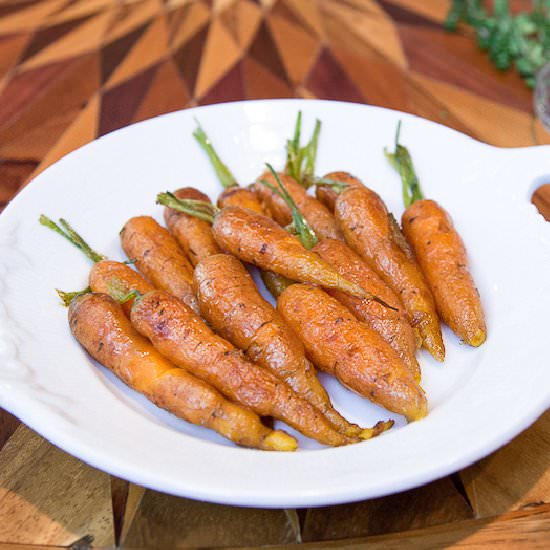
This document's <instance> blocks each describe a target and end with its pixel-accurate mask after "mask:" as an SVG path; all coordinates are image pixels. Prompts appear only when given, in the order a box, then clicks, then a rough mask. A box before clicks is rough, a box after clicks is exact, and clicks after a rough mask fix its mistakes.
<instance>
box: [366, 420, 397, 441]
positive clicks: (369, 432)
mask: <svg viewBox="0 0 550 550" xmlns="http://www.w3.org/2000/svg"><path fill="white" fill-rule="evenodd" d="M393 424H394V422H393V420H380V422H377V423H376V424H375V425H374V426H373V427H372V428H364V429H363V430H362V431H361V433H360V434H359V437H360V438H361V439H363V440H366V439H371V438H373V437H376V436H377V435H380V434H381V433H382V432H385V431H387V430H389V429H390V428H391V427H392V426H393Z"/></svg>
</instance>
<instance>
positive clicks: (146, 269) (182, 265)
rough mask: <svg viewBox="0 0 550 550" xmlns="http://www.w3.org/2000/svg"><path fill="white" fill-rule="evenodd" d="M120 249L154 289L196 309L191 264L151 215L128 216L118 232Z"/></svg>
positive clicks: (165, 230)
mask: <svg viewBox="0 0 550 550" xmlns="http://www.w3.org/2000/svg"><path fill="white" fill-rule="evenodd" d="M120 240H121V243H122V248H123V249H124V252H126V254H127V255H128V257H129V258H131V259H134V260H135V262H136V267H137V268H138V269H139V270H140V271H141V272H142V273H143V274H144V275H145V277H147V278H148V279H149V280H150V281H151V282H152V283H153V285H154V286H155V287H156V288H160V289H163V290H166V291H167V292H170V293H172V294H174V296H177V297H178V298H181V299H182V300H183V301H184V302H185V303H186V304H187V305H189V306H190V307H191V308H192V309H193V310H194V311H196V312H198V311H199V306H198V304H197V298H196V296H195V294H194V293H193V266H192V265H191V264H190V262H189V260H188V259H187V257H186V256H185V254H184V253H183V251H182V250H181V248H180V247H179V245H178V243H177V242H176V240H175V239H174V237H172V235H170V233H169V232H168V230H167V229H165V228H164V227H161V226H160V225H159V224H158V223H157V222H156V221H155V220H154V219H153V218H151V217H150V216H138V217H135V218H130V219H129V220H128V221H127V222H126V224H125V225H124V227H123V228H122V231H121V232H120Z"/></svg>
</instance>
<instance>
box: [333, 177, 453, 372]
mask: <svg viewBox="0 0 550 550" xmlns="http://www.w3.org/2000/svg"><path fill="white" fill-rule="evenodd" d="M335 215H336V218H337V219H338V222H339V223H340V227H341V228H342V231H343V232H344V237H345V239H346V242H347V243H348V245H349V246H350V247H351V248H352V249H353V250H355V252H357V253H358V254H359V255H360V256H361V257H362V258H363V259H364V260H365V261H366V262H367V264H368V265H369V266H370V267H371V268H372V269H374V270H375V271H376V272H377V273H378V274H379V275H380V276H381V277H382V278H383V279H384V281H385V282H386V284H387V285H388V286H389V287H390V288H391V289H392V290H393V291H394V292H395V294H397V295H398V296H399V298H400V299H401V301H402V302H403V304H404V306H405V309H406V310H407V314H408V317H409V321H410V322H411V324H412V326H413V328H415V329H417V330H418V331H419V333H420V337H421V339H422V344H423V345H424V346H425V347H426V349H427V350H428V351H429V352H430V353H431V354H432V355H433V356H434V357H435V358H436V359H437V360H438V361H443V359H444V357H445V346H444V344H443V338H442V336H441V328H440V326H439V319H438V317H437V313H436V309H435V303H434V299H433V296H432V293H431V291H430V289H429V287H428V284H427V282H426V280H425V278H424V276H423V274H422V271H421V270H420V268H419V266H418V264H417V263H416V260H415V259H414V256H413V254H412V253H411V252H410V249H409V248H408V246H407V244H406V241H405V239H404V237H403V235H402V233H401V231H400V230H399V227H398V226H397V223H396V222H395V220H394V219H393V217H392V216H391V214H389V213H388V210H387V209H386V205H385V204H384V202H383V201H382V199H381V198H380V197H379V196H378V194H377V193H375V192H374V191H372V190H370V189H367V188H366V187H364V186H350V187H346V189H344V190H343V191H341V193H340V194H339V196H338V199H337V201H336V206H335Z"/></svg>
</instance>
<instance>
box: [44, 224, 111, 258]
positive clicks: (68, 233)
mask: <svg viewBox="0 0 550 550" xmlns="http://www.w3.org/2000/svg"><path fill="white" fill-rule="evenodd" d="M38 221H39V222H40V223H41V224H42V225H43V226H44V227H48V228H50V229H51V230H52V231H55V232H56V233H59V235H61V236H62V237H64V238H65V239H67V240H68V241H69V242H70V243H71V244H73V245H74V246H76V248H78V249H79V250H81V251H82V252H83V253H84V254H85V255H86V256H87V257H88V258H90V260H92V262H100V261H101V260H105V259H107V256H104V255H103V254H99V253H98V252H95V251H94V250H92V249H91V248H90V245H89V244H88V243H87V242H86V241H85V240H84V239H83V238H82V237H81V236H80V235H79V234H78V233H77V232H76V231H75V230H74V229H73V228H72V227H71V225H70V224H69V222H68V221H67V220H64V219H63V218H60V219H59V225H58V224H57V223H56V222H54V221H53V220H51V219H50V218H48V217H47V216H44V214H41V215H40V218H38ZM60 226H61V227H60Z"/></svg>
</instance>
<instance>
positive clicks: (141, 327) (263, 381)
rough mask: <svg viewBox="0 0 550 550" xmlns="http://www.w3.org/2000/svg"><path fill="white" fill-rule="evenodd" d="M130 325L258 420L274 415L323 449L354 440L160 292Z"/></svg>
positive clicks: (146, 298)
mask: <svg viewBox="0 0 550 550" xmlns="http://www.w3.org/2000/svg"><path fill="white" fill-rule="evenodd" d="M130 317H131V320H132V324H133V325H134V326H135V327H136V328H137V330H138V332H140V333H141V334H142V335H143V336H145V337H147V338H149V340H151V342H152V343H153V345H154V346H155V348H157V350H158V351H160V352H161V353H162V354H163V355H164V356H165V357H166V358H167V359H168V360H170V361H172V362H173V363H174V364H175V365H176V366H178V367H182V368H184V369H187V370H188V371H189V372H191V373H193V374H194V375H196V376H198V377H199V378H201V379H203V380H205V381H206V382H208V383H209V384H211V385H212V386H214V387H215V388H216V389H218V390H219V391H220V392H222V393H223V394H224V395H225V396H226V397H228V398H229V399H231V400H233V401H235V402H236V403H238V404H240V405H243V406H245V407H249V408H250V409H252V410H253V411H254V412H256V413H258V414H260V415H262V416H273V417H274V418H278V419H279V420H282V421H284V422H286V423H287V424H289V425H291V426H292V427H294V428H296V429H297V430H299V431H300V432H302V433H303V434H305V435H307V436H309V437H313V438H315V439H317V440H318V441H320V442H321V443H323V444H326V445H345V444H347V443H353V442H356V441H358V440H357V439H355V438H351V437H348V436H345V435H343V434H341V433H339V432H338V431H336V429H335V428H333V426H332V424H330V423H329V421H328V420H327V419H326V418H325V417H324V416H323V415H322V414H321V412H320V411H319V410H317V409H316V408H315V407H314V406H313V405H311V404H310V403H309V402H307V401H305V400H304V399H302V398H301V397H299V396H298V394H296V392H294V390H292V389H291V388H290V387H289V386H288V384H286V382H283V381H282V380H281V379H280V378H279V377H277V376H275V375H274V374H273V373H272V372H271V371H269V370H267V369H266V368H264V367H261V366H259V365H256V364H255V363H252V362H250V361H248V360H247V359H245V357H244V355H243V352H242V351H240V350H237V349H236V348H235V347H233V346H232V345H231V344H230V343H229V342H227V341H226V340H224V339H223V338H221V337H220V336H217V335H216V334H214V333H213V332H212V330H210V328H208V327H207V326H206V324H205V323H204V322H203V321H202V319H201V318H200V317H199V316H198V315H196V314H195V313H194V312H193V311H192V309H191V308H189V307H188V306H187V305H186V304H184V303H183V302H182V301H181V300H179V299H178V298H176V297H175V296H173V295H171V294H168V293H167V292H163V291H158V290H157V291H153V292H149V293H147V294H145V295H143V296H141V297H140V298H139V299H137V300H136V301H135V303H134V306H133V308H132V312H131V315H130Z"/></svg>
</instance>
